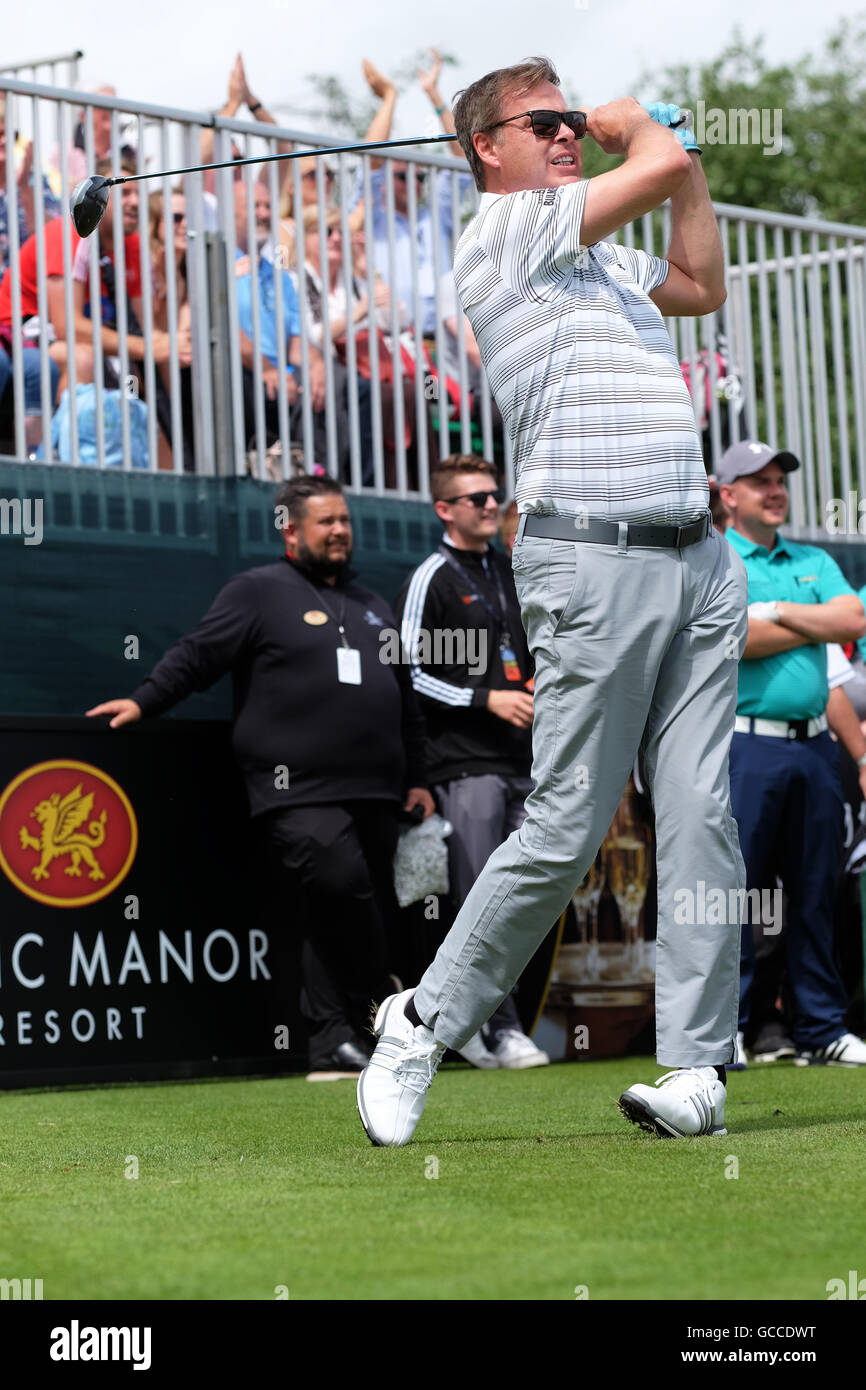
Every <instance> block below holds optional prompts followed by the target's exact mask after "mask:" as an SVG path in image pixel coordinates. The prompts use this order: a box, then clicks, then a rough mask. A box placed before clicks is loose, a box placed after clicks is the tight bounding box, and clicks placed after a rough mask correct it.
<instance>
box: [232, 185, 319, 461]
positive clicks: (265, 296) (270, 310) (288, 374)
mask: <svg viewBox="0 0 866 1390" xmlns="http://www.w3.org/2000/svg"><path fill="white" fill-rule="evenodd" d="M234 196H235V241H236V243H237V260H236V262H235V274H236V276H237V297H238V322H239V325H240V343H241V360H242V362H243V367H244V374H243V375H244V415H245V427H246V434H247V438H248V439H249V438H250V437H251V436H254V434H255V401H254V394H255V379H254V375H253V366H254V362H255V348H254V346H253V337H254V333H253V289H252V272H253V267H254V266H255V271H256V277H257V281H258V289H259V342H258V348H259V352H260V354H261V365H262V380H263V384H264V390H265V421H266V428H267V433H268V435H269V436H270V438H269V441H268V442H273V441H274V440H276V439H277V438H279V415H278V408H277V393H278V391H279V390H280V389H281V383H280V371H279V363H278V357H277V333H278V332H282V335H283V342H284V344H285V361H286V370H285V379H284V383H283V384H282V389H284V390H285V393H286V399H287V401H288V404H289V406H290V408H292V411H293V416H292V419H291V420H290V429H291V432H292V434H293V435H295V434H297V433H299V431H300V410H299V407H300V402H299V399H298V396H299V392H300V391H302V390H303V389H304V383H302V382H301V380H300V366H301V339H300V332H301V323H300V318H299V315H298V297H297V294H296V292H295V287H294V284H293V283H292V277H291V276H290V275H289V273H288V271H287V270H280V271H279V274H280V277H281V283H282V291H283V323H282V328H281V329H280V328H278V325H277V304H276V275H277V267H276V266H275V263H274V260H275V258H274V249H273V243H272V241H271V197H270V193H269V192H268V190H267V188H266V187H265V185H264V184H261V183H256V184H254V185H253V197H254V203H255V206H254V217H255V238H256V245H255V247H253V248H251V247H250V246H249V244H248V225H247V186H246V184H245V183H243V182H238V183H236V184H235V185H234ZM309 364H310V366H309V381H308V382H307V383H306V385H307V389H308V390H309V392H310V400H311V404H312V408H313V415H314V424H315V425H316V426H317V428H318V429H319V431H321V429H323V428H324V405H325V364H324V360H323V358H322V354H321V353H320V352H319V351H318V349H317V348H315V347H313V345H312V344H310V347H309ZM316 417H319V418H318V419H317V418H316ZM319 451H320V446H318V445H317V453H318V452H319Z"/></svg>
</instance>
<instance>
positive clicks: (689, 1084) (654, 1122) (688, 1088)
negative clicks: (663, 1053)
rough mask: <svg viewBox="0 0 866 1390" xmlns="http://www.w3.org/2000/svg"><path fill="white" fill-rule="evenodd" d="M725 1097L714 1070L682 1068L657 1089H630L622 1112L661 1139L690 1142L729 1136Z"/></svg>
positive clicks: (622, 1100) (669, 1074) (621, 1105)
mask: <svg viewBox="0 0 866 1390" xmlns="http://www.w3.org/2000/svg"><path fill="white" fill-rule="evenodd" d="M726 1095H727V1092H726V1090H725V1088H724V1086H723V1085H722V1083H721V1081H720V1080H719V1078H718V1076H717V1075H716V1069H715V1067H682V1068H681V1069H680V1070H679V1071H669V1072H667V1074H666V1075H665V1076H660V1077H659V1079H658V1081H657V1082H656V1083H655V1086H644V1085H638V1086H630V1087H629V1089H628V1090H627V1091H624V1092H623V1094H622V1095H621V1096H620V1098H619V1108H620V1112H621V1113H622V1114H623V1115H624V1116H625V1118H626V1119H627V1120H631V1122H632V1124H635V1125H640V1127H641V1129H645V1130H648V1131H649V1133H650V1134H657V1135H658V1136H659V1138H660V1139H687V1138H691V1137H692V1136H693V1135H698V1134H727V1132H728V1131H727V1130H726V1129H725V1097H726Z"/></svg>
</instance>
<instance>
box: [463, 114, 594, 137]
mask: <svg viewBox="0 0 866 1390" xmlns="http://www.w3.org/2000/svg"><path fill="white" fill-rule="evenodd" d="M524 116H528V117H529V119H530V121H531V122H532V133H533V135H537V136H538V138H539V140H554V139H555V138H556V136H557V135H558V134H559V127H560V126H561V125H562V124H563V123H564V124H565V125H567V126H568V128H569V130H570V131H571V132H572V134H573V135H574V138H575V140H582V139H583V137H584V135H585V134H586V112H585V111H521V112H520V113H519V115H517V116H506V118H505V120H504V121H494V122H493V125H488V126H485V127H484V130H495V129H496V127H497V126H499V125H507V124H508V122H509V121H519V120H522V119H523V117H524ZM479 133H480V134H483V131H482V132H479Z"/></svg>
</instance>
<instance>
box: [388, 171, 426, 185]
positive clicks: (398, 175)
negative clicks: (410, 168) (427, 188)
mask: <svg viewBox="0 0 866 1390" xmlns="http://www.w3.org/2000/svg"><path fill="white" fill-rule="evenodd" d="M426 177H427V171H426V170H425V169H418V170H416V172H415V178H416V180H417V181H418V183H423V182H424V180H425V179H426ZM394 178H395V179H399V180H400V182H401V183H405V182H406V180H407V179H408V178H409V175H408V174H407V173H406V171H405V169H398V170H397V171H396V172H395V174H394Z"/></svg>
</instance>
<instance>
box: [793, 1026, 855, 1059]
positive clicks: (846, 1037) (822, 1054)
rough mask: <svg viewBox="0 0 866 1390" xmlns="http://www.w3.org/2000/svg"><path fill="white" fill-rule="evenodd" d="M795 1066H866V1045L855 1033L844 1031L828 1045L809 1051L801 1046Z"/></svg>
mask: <svg viewBox="0 0 866 1390" xmlns="http://www.w3.org/2000/svg"><path fill="white" fill-rule="evenodd" d="M794 1066H795V1067H866V1045H864V1044H863V1043H862V1042H861V1041H860V1039H859V1038H857V1037H855V1036H854V1034H853V1033H843V1034H842V1036H841V1038H837V1039H836V1041H835V1042H832V1043H828V1045H827V1046H826V1047H816V1048H814V1050H812V1051H809V1050H807V1049H806V1048H800V1049H798V1051H797V1055H796V1057H795V1058H794Z"/></svg>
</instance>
